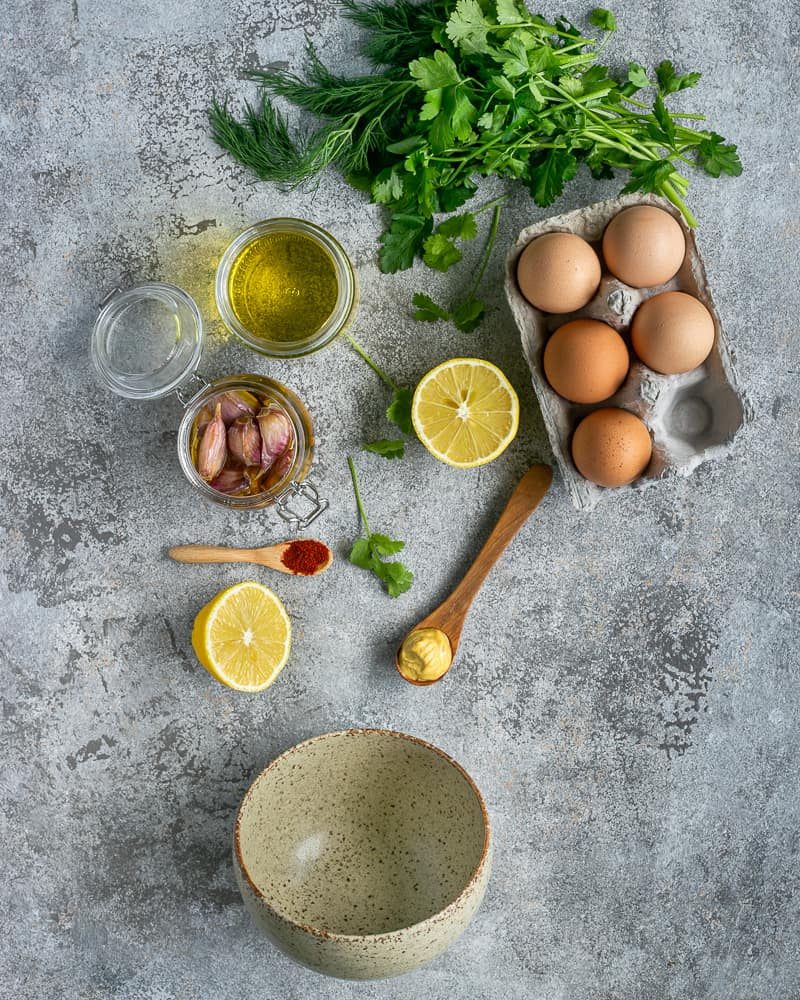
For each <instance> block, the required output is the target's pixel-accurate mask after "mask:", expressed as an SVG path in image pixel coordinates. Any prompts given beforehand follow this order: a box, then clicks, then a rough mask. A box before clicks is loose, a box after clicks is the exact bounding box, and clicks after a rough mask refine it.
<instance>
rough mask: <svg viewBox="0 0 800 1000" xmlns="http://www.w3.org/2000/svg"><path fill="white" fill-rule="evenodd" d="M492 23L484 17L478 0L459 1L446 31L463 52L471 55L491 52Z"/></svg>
mask: <svg viewBox="0 0 800 1000" xmlns="http://www.w3.org/2000/svg"><path fill="white" fill-rule="evenodd" d="M491 26H492V25H491V22H489V21H487V20H486V18H485V17H484V14H483V10H482V9H481V5H480V4H479V3H478V0H458V3H457V4H456V9H455V10H454V11H453V13H452V14H451V15H450V19H449V20H448V22H447V27H446V28H445V31H446V32H447V37H448V38H449V39H450V41H451V42H452V43H453V44H454V45H456V46H457V47H458V48H459V49H461V51H462V52H464V53H467V54H471V53H479V52H488V51H489V42H488V35H489V28H491Z"/></svg>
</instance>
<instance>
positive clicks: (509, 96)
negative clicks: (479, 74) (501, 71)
mask: <svg viewBox="0 0 800 1000" xmlns="http://www.w3.org/2000/svg"><path fill="white" fill-rule="evenodd" d="M491 83H492V86H493V87H494V88H495V90H496V91H497V93H498V94H499V95H500V96H501V97H503V98H505V99H506V100H508V101H513V100H514V97H515V96H516V93H517V90H516V87H515V86H514V84H513V83H512V82H511V81H510V80H509V79H508V77H505V76H501V75H497V76H493V77H492V78H491Z"/></svg>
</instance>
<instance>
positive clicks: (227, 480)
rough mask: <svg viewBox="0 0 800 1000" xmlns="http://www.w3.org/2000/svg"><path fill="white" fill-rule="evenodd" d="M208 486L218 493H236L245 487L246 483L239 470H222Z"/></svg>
mask: <svg viewBox="0 0 800 1000" xmlns="http://www.w3.org/2000/svg"><path fill="white" fill-rule="evenodd" d="M209 486H210V487H211V489H212V490H216V491H217V492H218V493H238V492H239V491H240V490H243V489H244V488H245V487H246V486H247V482H246V480H245V478H244V476H243V474H242V470H241V469H223V470H222V472H220V474H219V475H218V476H217V477H216V479H212V480H211V482H210V483H209Z"/></svg>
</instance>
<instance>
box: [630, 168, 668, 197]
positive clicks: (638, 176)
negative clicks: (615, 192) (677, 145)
mask: <svg viewBox="0 0 800 1000" xmlns="http://www.w3.org/2000/svg"><path fill="white" fill-rule="evenodd" d="M630 173H631V179H630V180H629V181H628V183H627V184H626V185H625V187H624V188H623V189H622V193H623V194H630V192H632V191H645V192H652V193H655V194H661V186H662V184H663V183H664V181H668V180H669V179H670V177H672V175H673V174H674V173H675V168H674V167H673V166H672V164H671V163H670V162H669V160H642V161H640V162H639V163H637V164H636V165H635V166H634V167H632V168H631V172H630Z"/></svg>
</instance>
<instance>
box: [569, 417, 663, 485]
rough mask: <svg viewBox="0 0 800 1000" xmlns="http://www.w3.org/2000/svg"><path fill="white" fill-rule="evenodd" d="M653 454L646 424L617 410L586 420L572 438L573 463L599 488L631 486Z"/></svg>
mask: <svg viewBox="0 0 800 1000" xmlns="http://www.w3.org/2000/svg"><path fill="white" fill-rule="evenodd" d="M652 453H653V445H652V442H651V440H650V432H649V431H648V429H647V427H646V426H645V425H644V422H643V421H642V420H640V419H639V417H637V416H636V414H635V413H631V412H630V411H628V410H621V409H619V408H618V407H616V406H606V407H603V409H601V410H594V411H593V412H592V413H590V414H588V416H585V417H584V418H583V420H581V422H580V423H579V424H578V426H577V428H576V429H575V433H574V434H573V436H572V459H573V461H574V462H575V465H576V466H577V467H578V472H580V474H581V475H582V476H585V477H586V479H589V480H590V481H591V482H593V483H597V485H598V486H610V487H615V486H626V485H627V484H628V483H632V482H633V481H634V479H638V478H639V476H641V474H642V473H643V472H644V470H645V469H646V468H647V466H648V465H649V463H650V456H651V455H652Z"/></svg>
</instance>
